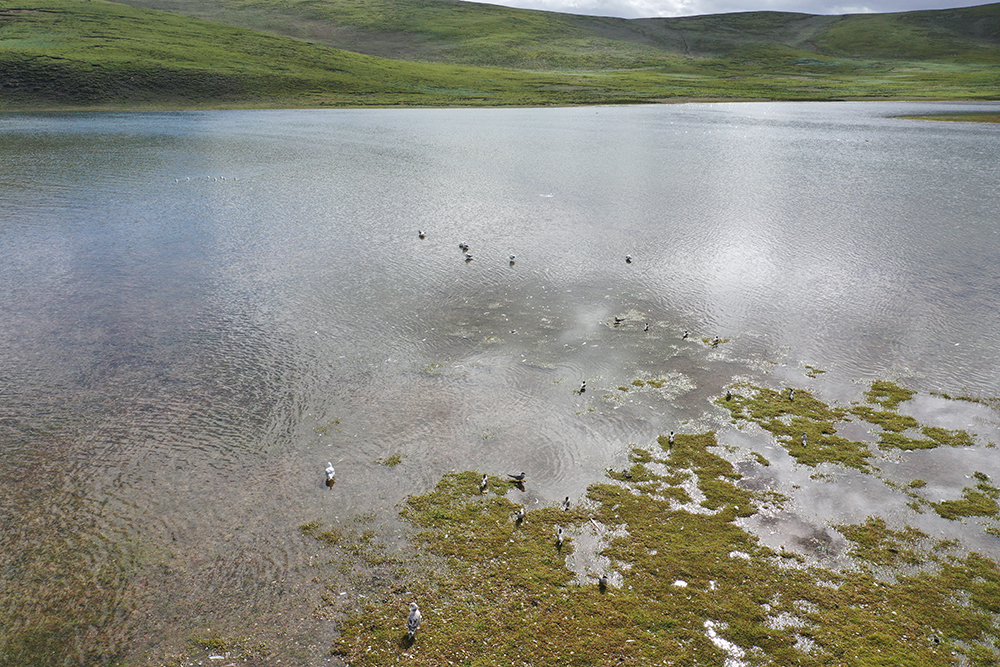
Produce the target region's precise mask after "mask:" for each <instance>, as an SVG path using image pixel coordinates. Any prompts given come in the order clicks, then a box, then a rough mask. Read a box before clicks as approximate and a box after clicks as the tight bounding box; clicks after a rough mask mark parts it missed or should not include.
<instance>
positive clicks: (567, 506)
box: [562, 496, 569, 512]
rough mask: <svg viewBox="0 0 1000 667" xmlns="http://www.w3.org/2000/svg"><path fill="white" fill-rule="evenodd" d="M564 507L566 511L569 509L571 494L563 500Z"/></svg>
mask: <svg viewBox="0 0 1000 667" xmlns="http://www.w3.org/2000/svg"><path fill="white" fill-rule="evenodd" d="M562 508H563V511H564V512H568V511H569V496H566V500H564V501H562Z"/></svg>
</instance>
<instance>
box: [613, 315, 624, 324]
mask: <svg viewBox="0 0 1000 667" xmlns="http://www.w3.org/2000/svg"><path fill="white" fill-rule="evenodd" d="M624 321H625V318H624V317H618V316H617V315H616V316H615V324H621V323H622V322H624Z"/></svg>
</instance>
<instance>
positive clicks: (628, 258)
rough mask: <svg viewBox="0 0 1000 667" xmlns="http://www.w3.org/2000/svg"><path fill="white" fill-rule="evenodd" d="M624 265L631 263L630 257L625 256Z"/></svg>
mask: <svg viewBox="0 0 1000 667" xmlns="http://www.w3.org/2000/svg"><path fill="white" fill-rule="evenodd" d="M625 263H626V264H631V263H632V255H625Z"/></svg>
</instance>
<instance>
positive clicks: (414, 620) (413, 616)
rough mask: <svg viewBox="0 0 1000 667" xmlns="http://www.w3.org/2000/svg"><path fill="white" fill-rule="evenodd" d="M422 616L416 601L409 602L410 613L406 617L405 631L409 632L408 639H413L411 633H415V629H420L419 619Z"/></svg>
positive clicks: (420, 619)
mask: <svg viewBox="0 0 1000 667" xmlns="http://www.w3.org/2000/svg"><path fill="white" fill-rule="evenodd" d="M422 620H423V617H422V616H421V615H420V608H419V607H418V606H417V603H416V602H411V603H410V615H409V616H407V617H406V632H407V633H409V636H410V639H413V635H415V634H417V630H419V629H420V621H422Z"/></svg>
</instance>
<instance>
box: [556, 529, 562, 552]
mask: <svg viewBox="0 0 1000 667" xmlns="http://www.w3.org/2000/svg"><path fill="white" fill-rule="evenodd" d="M562 545H563V529H562V526H556V548H557V549H562Z"/></svg>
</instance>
